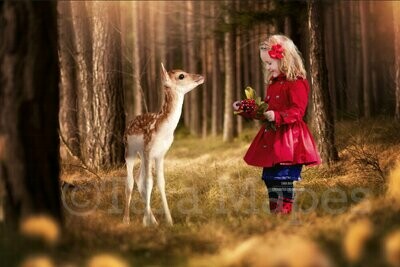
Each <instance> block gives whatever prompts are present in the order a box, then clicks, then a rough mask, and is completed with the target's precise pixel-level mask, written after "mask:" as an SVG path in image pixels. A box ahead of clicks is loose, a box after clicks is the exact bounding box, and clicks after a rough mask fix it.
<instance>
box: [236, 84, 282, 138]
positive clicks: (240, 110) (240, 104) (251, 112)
mask: <svg viewBox="0 0 400 267" xmlns="http://www.w3.org/2000/svg"><path fill="white" fill-rule="evenodd" d="M244 92H245V94H246V99H244V100H240V101H236V102H235V103H233V106H234V108H235V111H234V112H233V113H234V114H235V115H242V116H243V117H245V118H248V119H255V120H260V121H262V122H263V123H264V124H265V128H266V129H274V130H276V129H275V124H274V123H273V122H270V121H268V120H267V119H266V118H265V116H264V113H265V111H266V110H267V109H268V104H267V103H265V102H264V101H261V97H259V96H258V97H257V96H256V92H255V91H254V89H253V88H251V87H250V86H248V87H246V89H244Z"/></svg>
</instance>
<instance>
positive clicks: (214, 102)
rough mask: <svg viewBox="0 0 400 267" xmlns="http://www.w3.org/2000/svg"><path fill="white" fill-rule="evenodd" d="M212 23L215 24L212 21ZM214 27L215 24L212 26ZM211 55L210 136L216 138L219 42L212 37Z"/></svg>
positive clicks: (212, 4) (214, 5)
mask: <svg viewBox="0 0 400 267" xmlns="http://www.w3.org/2000/svg"><path fill="white" fill-rule="evenodd" d="M216 10H217V4H216V2H211V17H213V18H215V17H216V14H217V11H216ZM214 23H216V22H215V21H214ZM214 26H215V24H214ZM211 42H212V44H211V54H212V62H213V63H212V85H211V88H212V89H211V90H212V91H211V135H212V136H217V134H218V133H219V130H220V127H219V124H220V123H219V121H220V120H221V118H220V116H219V112H218V110H219V108H220V107H219V103H218V100H219V97H220V96H219V94H218V92H219V91H220V90H218V89H219V77H220V73H219V70H220V68H219V67H220V64H219V58H218V56H219V53H218V52H219V42H218V40H217V38H216V36H213V37H212V38H211Z"/></svg>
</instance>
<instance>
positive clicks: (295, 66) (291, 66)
mask: <svg viewBox="0 0 400 267" xmlns="http://www.w3.org/2000/svg"><path fill="white" fill-rule="evenodd" d="M276 44H280V45H281V46H282V48H283V58H282V59H281V60H279V70H280V72H281V73H283V74H285V75H286V79H287V80H289V81H294V80H296V79H297V78H298V77H302V78H303V79H305V78H306V75H307V74H306V70H305V68H304V63H303V59H302V57H301V53H300V51H299V49H297V47H296V45H295V44H294V43H293V41H292V40H291V39H289V38H288V37H286V36H284V35H278V34H276V35H271V36H269V37H268V38H267V39H266V40H265V41H263V42H262V43H261V45H264V46H266V48H267V50H268V51H269V50H270V49H271V47H272V46H273V45H276ZM263 66H264V68H263V71H264V76H265V82H266V83H268V82H269V80H270V78H271V73H269V72H268V71H267V68H266V67H265V63H264V62H263Z"/></svg>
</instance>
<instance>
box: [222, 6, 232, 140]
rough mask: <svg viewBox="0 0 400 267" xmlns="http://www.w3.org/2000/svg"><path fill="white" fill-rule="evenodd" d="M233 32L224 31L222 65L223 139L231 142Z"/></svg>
mask: <svg viewBox="0 0 400 267" xmlns="http://www.w3.org/2000/svg"><path fill="white" fill-rule="evenodd" d="M225 4H226V5H229V4H230V1H227V0H226V1H225ZM225 23H226V24H227V25H230V23H231V17H230V14H229V13H228V12H227V13H226V14H225ZM232 44H233V34H232V30H231V29H229V30H228V31H226V32H225V33H224V56H225V60H224V65H225V90H224V91H225V103H224V105H225V108H224V131H223V141H224V142H231V141H233V112H232V103H233V92H234V90H233V84H234V77H233V76H234V69H233V58H234V54H233V48H232Z"/></svg>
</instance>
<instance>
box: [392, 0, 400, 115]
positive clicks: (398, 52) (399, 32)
mask: <svg viewBox="0 0 400 267" xmlns="http://www.w3.org/2000/svg"><path fill="white" fill-rule="evenodd" d="M399 14H400V3H399V2H396V1H393V23H394V24H393V25H394V36H395V37H394V47H395V57H394V58H395V67H394V71H395V78H394V82H395V94H396V109H395V118H396V120H397V121H400V18H399Z"/></svg>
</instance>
